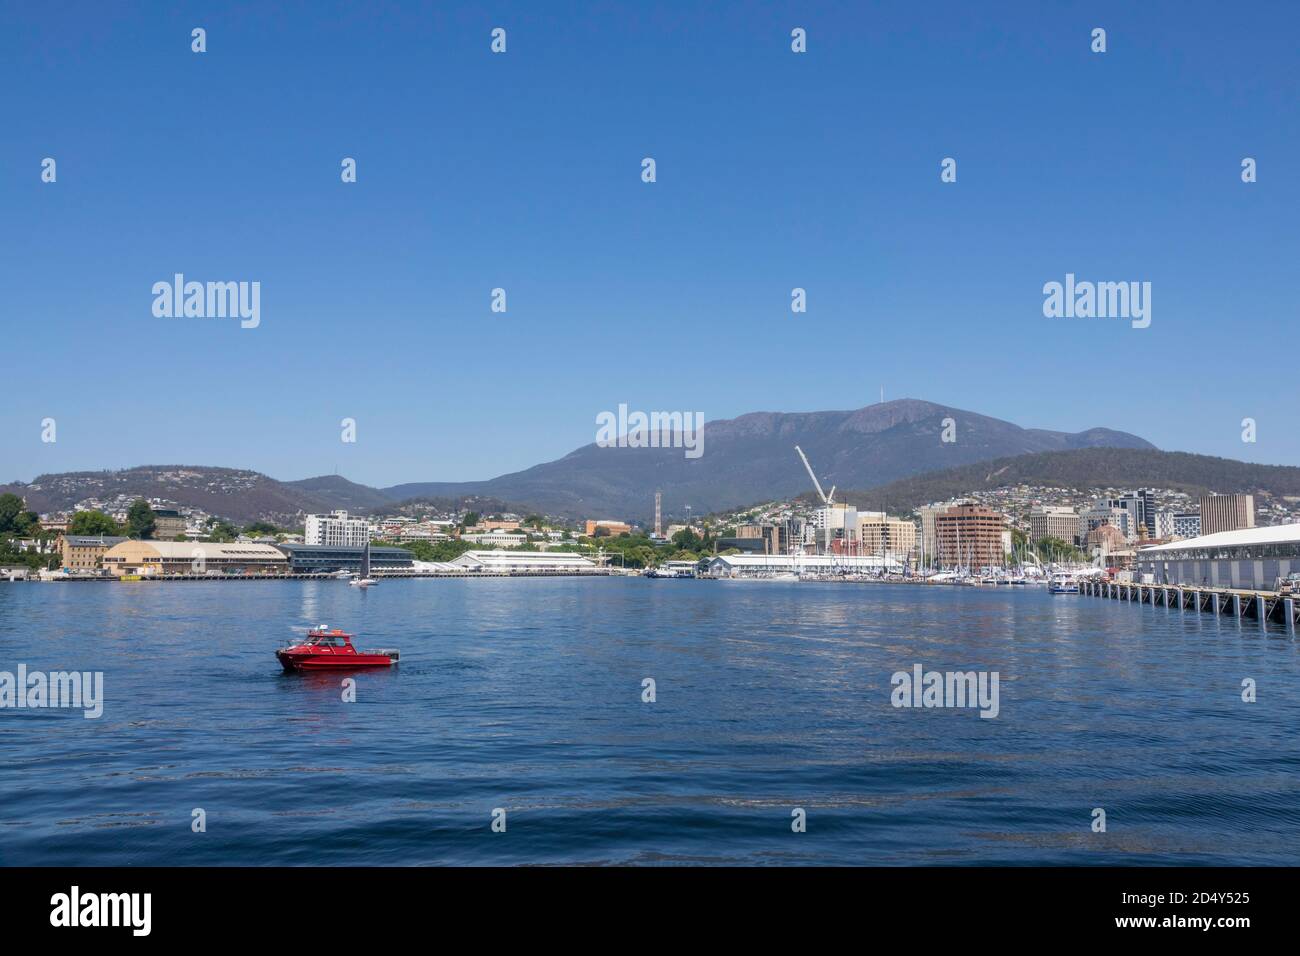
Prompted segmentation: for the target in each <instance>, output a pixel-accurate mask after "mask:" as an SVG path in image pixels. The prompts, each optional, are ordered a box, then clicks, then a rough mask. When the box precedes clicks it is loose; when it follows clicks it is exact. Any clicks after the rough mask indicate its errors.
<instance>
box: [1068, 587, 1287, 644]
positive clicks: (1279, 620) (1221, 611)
mask: <svg viewBox="0 0 1300 956" xmlns="http://www.w3.org/2000/svg"><path fill="white" fill-rule="evenodd" d="M1079 593H1080V594H1087V595H1090V596H1092V597H1100V598H1110V599H1111V600H1113V601H1132V602H1134V603H1136V604H1150V605H1151V606H1152V607H1166V608H1170V609H1177V610H1180V611H1198V612H1200V613H1202V614H1213V615H1215V616H1217V617H1231V618H1235V619H1236V620H1238V621H1244V620H1253V621H1255V622H1256V623H1257V624H1258V625H1259V627H1260V628H1261V629H1263V628H1266V627H1268V623H1269V621H1272V622H1274V623H1275V624H1281V625H1282V626H1284V627H1285V628H1286V629H1287V632H1288V633H1291V634H1294V633H1295V632H1296V626H1297V620H1296V614H1297V602H1296V599H1295V597H1293V596H1291V595H1286V596H1283V595H1279V594H1276V593H1274V592H1272V591H1243V590H1237V589H1234V588H1217V587H1188V586H1187V585H1182V586H1178V585H1171V584H1137V583H1122V582H1115V581H1083V582H1080V584H1079Z"/></svg>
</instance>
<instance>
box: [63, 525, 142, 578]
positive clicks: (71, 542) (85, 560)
mask: <svg viewBox="0 0 1300 956" xmlns="http://www.w3.org/2000/svg"><path fill="white" fill-rule="evenodd" d="M125 540H127V539H126V538H124V537H120V536H115V535H104V534H94V535H91V534H65V535H62V536H61V537H60V538H59V551H60V552H61V553H62V555H63V569H64V570H65V571H98V570H99V569H100V568H102V567H103V566H104V555H105V554H106V553H107V552H108V549H109V548H111V547H113V546H114V545H117V544H121V543H122V542H123V541H125Z"/></svg>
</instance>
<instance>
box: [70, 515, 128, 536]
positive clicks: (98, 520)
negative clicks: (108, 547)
mask: <svg viewBox="0 0 1300 956" xmlns="http://www.w3.org/2000/svg"><path fill="white" fill-rule="evenodd" d="M121 533H122V526H121V525H120V524H118V523H117V522H116V521H114V520H113V518H112V516H110V515H106V514H104V512H102V511H78V512H77V513H76V514H74V515H73V516H72V520H71V521H69V522H68V534H110V535H119V534H121Z"/></svg>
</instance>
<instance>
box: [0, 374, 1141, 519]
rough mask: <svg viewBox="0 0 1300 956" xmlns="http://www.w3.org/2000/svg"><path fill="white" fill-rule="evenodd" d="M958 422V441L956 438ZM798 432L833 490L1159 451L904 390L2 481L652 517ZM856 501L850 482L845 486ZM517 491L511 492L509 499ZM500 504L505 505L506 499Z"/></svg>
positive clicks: (106, 490)
mask: <svg viewBox="0 0 1300 956" xmlns="http://www.w3.org/2000/svg"><path fill="white" fill-rule="evenodd" d="M949 419H951V421H952V432H951V433H952V435H953V436H954V437H955V440H954V441H944V440H943V438H944V432H945V426H946V422H947V421H948V420H949ZM795 445H799V446H800V447H802V448H803V450H804V452H805V453H806V454H807V455H808V457H809V459H810V460H811V461H812V464H813V467H814V468H815V469H816V470H817V475H818V477H819V478H820V479H821V481H822V483H823V485H824V486H825V487H826V489H827V490H829V489H830V486H831V485H837V486H839V487H840V488H873V487H877V486H881V485H886V484H889V483H890V482H894V481H898V480H900V479H905V478H910V477H912V476H915V475H919V474H922V473H925V472H932V471H937V470H941V469H945V468H952V467H954V466H963V465H970V464H974V463H976V462H986V461H990V460H994V459H1003V458H1010V457H1013V456H1017V455H1024V454H1032V453H1041V452H1068V451H1072V450H1077V449H1089V448H1098V447H1106V448H1120V449H1135V450H1141V449H1146V450H1153V449H1154V446H1153V445H1151V444H1150V443H1149V442H1147V441H1144V440H1143V439H1141V438H1138V437H1137V436H1135V435H1130V434H1128V433H1126V432H1119V431H1112V430H1110V429H1106V428H1092V429H1089V430H1087V431H1083V432H1077V433H1073V434H1071V433H1067V432H1058V431H1047V430H1044V429H1039V428H1021V427H1020V426H1018V425H1013V424H1012V423H1010V422H1004V421H1000V420H999V419H996V418H989V417H988V416H986V415H978V414H976V413H974V412H968V411H963V410H962V409H957V408H951V407H949V406H945V405H935V404H932V403H930V402H923V401H917V400H914V399H901V400H898V401H892V402H883V403H881V404H878V405H869V406H867V407H866V408H859V409H857V410H855V411H827V412H785V413H783V412H754V413H752V414H748V415H742V416H740V417H739V418H733V419H726V420H721V421H714V422H708V423H707V424H706V425H705V426H704V430H703V443H702V449H703V453H702V454H701V455H700V456H699V457H697V458H687V457H686V455H685V450H684V449H683V448H617V447H607V448H602V447H599V446H597V445H596V444H594V443H593V444H590V445H584V446H583V447H582V448H578V449H576V450H575V451H572V452H570V453H569V454H567V455H565V456H564V457H563V458H560V459H558V460H556V461H552V462H547V463H545V464H541V465H535V466H534V467H532V468H529V469H526V470H524V471H520V472H515V473H513V474H508V475H501V476H500V477H497V478H492V479H490V480H487V481H468V482H419V483H414V484H403V485H394V486H392V487H390V488H371V487H369V486H367V485H361V484H357V483H356V482H352V481H348V480H347V479H346V478H341V477H339V476H337V475H324V476H319V477H315V478H305V479H302V480H298V481H277V480H276V479H274V478H270V477H268V476H266V475H264V474H261V473H259V472H255V471H249V470H247V469H234V468H211V467H202V466H193V465H148V466H141V467H139V468H128V469H125V470H123V471H112V472H109V471H103V472H67V473H64V474H58V475H41V476H40V477H39V478H37V479H36V480H35V481H33V482H31V483H30V484H22V483H18V484H14V485H9V486H0V491H12V492H15V493H16V494H20V495H22V496H24V497H25V498H26V499H27V502H28V507H29V508H32V509H34V510H36V511H40V512H47V511H67V510H70V509H71V508H72V507H73V506H74V505H76V504H77V503H79V502H82V501H85V500H86V499H89V498H99V499H110V498H114V497H116V496H119V495H130V496H139V497H146V498H163V499H167V500H170V501H175V502H177V503H178V504H180V505H182V506H186V507H199V508H202V509H203V510H204V511H207V512H208V513H210V514H214V515H219V516H221V517H224V518H229V519H231V520H232V521H236V522H240V523H247V522H249V521H252V520H257V519H264V520H269V521H274V522H276V523H277V524H282V525H291V524H298V523H299V522H300V520H301V519H300V516H301V515H302V514H304V513H312V512H321V511H330V510H333V509H336V508H345V509H347V510H349V511H356V512H369V511H374V510H379V509H383V510H398V508H399V506H400V505H401V504H402V503H403V502H410V501H411V500H412V499H419V500H422V501H425V500H427V501H430V502H432V503H436V504H438V505H439V506H441V507H443V508H445V509H446V510H451V509H452V507H454V506H456V504H457V503H460V506H462V507H468V508H471V509H473V510H476V511H482V512H485V513H493V512H495V511H499V510H510V511H516V512H527V511H536V512H539V513H542V514H550V515H557V516H563V517H571V518H582V517H587V518H633V519H642V520H645V519H648V518H649V517H650V516H651V515H652V514H653V511H654V493H655V491H656V489H661V490H662V491H663V495H664V499H663V500H664V513H665V515H666V516H671V517H674V518H676V517H681V516H684V515H685V513H686V507H687V506H688V505H689V506H690V508H691V510H692V512H693V513H694V514H697V515H699V514H706V513H709V512H712V511H720V510H723V509H726V508H733V507H741V506H744V505H747V504H749V503H752V502H755V501H763V500H771V499H774V498H787V497H793V496H795V495H798V494H800V493H801V492H805V491H807V490H809V485H810V482H809V480H808V475H807V473H806V472H805V471H804V467H803V465H802V463H801V462H800V461H799V459H798V457H797V456H796V455H795V451H794V446H795ZM837 497H839V498H840V499H841V500H844V498H843V496H842V495H837ZM505 503H511V504H509V505H508V506H507V505H506V504H505ZM498 505H499V506H500V507H497V506H498Z"/></svg>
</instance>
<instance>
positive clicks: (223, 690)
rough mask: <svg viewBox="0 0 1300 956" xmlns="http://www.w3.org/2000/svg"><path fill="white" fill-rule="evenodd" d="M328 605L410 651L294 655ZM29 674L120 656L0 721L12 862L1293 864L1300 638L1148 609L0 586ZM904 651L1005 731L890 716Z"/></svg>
mask: <svg viewBox="0 0 1300 956" xmlns="http://www.w3.org/2000/svg"><path fill="white" fill-rule="evenodd" d="M321 622H327V623H329V624H330V625H331V626H337V627H340V628H343V629H344V630H348V631H351V632H353V633H355V634H356V635H357V642H358V644H359V645H362V646H385V647H397V648H400V650H401V652H402V662H401V664H400V665H399V666H398V667H396V668H394V669H392V670H384V671H364V672H357V673H354V674H352V675H350V676H353V677H354V678H355V680H356V701H355V703H345V702H344V701H343V694H342V688H341V680H342V676H343V675H338V674H315V673H313V674H285V673H283V672H282V670H281V668H280V666H279V664H278V662H277V661H276V659H275V657H274V653H273V651H274V649H275V647H276V646H277V645H279V644H280V643H281V642H283V641H284V640H287V639H289V638H292V637H296V636H301V634H302V633H303V632H304V631H305V630H306V628H308V627H310V626H312V625H315V624H318V623H321ZM20 662H21V663H26V664H27V665H28V666H29V667H31V668H41V669H61V668H62V669H79V670H102V671H104V674H105V678H104V690H105V711H104V716H103V717H102V718H101V719H100V720H97V721H93V720H85V719H83V718H82V717H81V715H80V713H79V712H77V713H69V712H63V711H49V710H46V711H13V710H4V711H0V747H3V752H4V754H5V757H6V760H5V761H4V764H3V766H2V767H0V859H3V861H4V862H5V863H10V864H23V863H27V864H32V863H49V864H60V863H84V864H100V865H113V864H133V865H141V864H150V863H152V864H257V863H283V864H301V865H311V864H330V863H363V864H365V863H401V864H424V863H476V862H478V863H564V862H570V863H644V864H664V863H682V862H687V863H758V864H801V865H802V864H829V863H838V864H857V863H883V864H908V863H942V864H951V863H1069V864H1116V863H1174V864H1205V863H1218V864H1234V863H1243V864H1252V865H1258V864H1267V863H1272V864H1295V863H1297V862H1300V813H1297V811H1296V810H1295V807H1296V806H1298V805H1300V801H1298V800H1297V797H1298V796H1300V793H1298V792H1297V790H1298V789H1300V788H1297V785H1296V783H1295V777H1294V769H1295V767H1296V766H1297V763H1298V757H1300V748H1297V745H1296V743H1295V734H1294V728H1295V726H1296V718H1297V716H1300V682H1298V681H1297V677H1300V664H1298V662H1297V655H1296V645H1295V642H1294V641H1293V640H1292V639H1291V638H1290V637H1288V636H1287V635H1286V634H1284V633H1281V632H1278V631H1269V632H1265V633H1261V632H1260V631H1259V630H1258V628H1257V627H1255V626H1253V624H1251V623H1249V622H1248V623H1247V625H1245V626H1242V625H1238V624H1237V622H1235V621H1233V620H1231V619H1216V618H1213V617H1210V616H1208V615H1197V614H1190V613H1180V612H1178V611H1170V610H1167V609H1164V608H1153V607H1148V606H1145V605H1143V606H1133V605H1130V604H1124V603H1119V602H1110V601H1102V600H1098V599H1095V598H1087V597H1079V596H1061V597H1055V598H1053V597H1051V596H1049V595H1047V594H1045V593H1042V592H1041V591H1035V590H1028V591H1025V590H1020V589H1003V590H993V589H988V590H984V589H978V590H977V589H973V588H967V589H962V588H929V589H918V588H908V587H901V586H870V585H833V584H796V583H784V582H771V583H746V584H729V583H723V582H705V581H698V582H676V581H663V582H655V581H647V580H640V579H636V580H621V579H613V580H587V581H583V580H564V579H559V580H540V579H507V580H482V581H474V580H464V579H453V580H445V581H409V580H402V581H398V580H394V581H385V582H384V583H383V585H382V586H381V587H379V588H377V589H375V590H374V591H372V592H367V591H364V590H358V589H356V588H350V587H348V584H347V582H346V581H295V582H257V583H247V584H244V583H239V584H236V583H230V582H226V583H222V582H203V583H186V584H173V585H159V584H148V585H141V586H138V587H130V586H126V585H109V584H103V585H101V584H54V585H36V584H23V585H8V584H5V585H0V670H8V671H14V670H15V669H16V667H17V665H18V663H20ZM917 663H919V664H921V665H922V666H923V667H924V668H925V669H927V670H929V669H934V670H988V671H997V672H998V673H999V674H1000V680H1001V685H1000V686H1001V709H1000V715H999V717H998V718H997V719H995V720H981V719H979V718H978V716H977V714H976V712H975V711H974V710H943V709H929V710H926V709H900V710H896V709H894V708H893V707H891V706H890V703H889V694H890V690H891V685H890V680H889V679H890V675H891V674H892V673H893V672H895V671H897V670H907V669H910V668H911V667H912V666H913V665H914V664H917ZM645 677H653V678H654V680H655V682H656V689H657V700H656V701H655V702H654V703H643V702H642V701H641V681H642V679H643V678H645ZM1246 677H1250V678H1254V679H1255V680H1256V681H1257V682H1258V685H1259V688H1260V693H1259V700H1258V701H1257V702H1256V703H1254V704H1246V703H1243V702H1242V701H1241V696H1240V690H1241V682H1242V680H1243V679H1244V678H1246ZM498 806H499V807H505V808H507V810H508V812H509V831H508V832H509V834H510V839H508V840H500V839H491V833H490V831H489V829H488V822H489V820H490V813H491V810H492V808H493V807H498ZM796 806H799V807H804V808H805V809H806V810H807V811H808V831H807V832H806V833H803V834H794V833H792V832H791V830H790V826H789V822H790V810H791V808H793V807H796ZM195 807H203V808H204V809H205V810H206V812H207V817H208V832H207V833H205V834H201V835H198V834H193V833H191V831H190V820H191V817H190V812H191V810H192V809H193V808H195ZM1094 807H1104V808H1106V811H1107V818H1108V832H1107V833H1104V834H1093V833H1092V832H1091V830H1090V823H1091V810H1092V808H1094Z"/></svg>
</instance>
